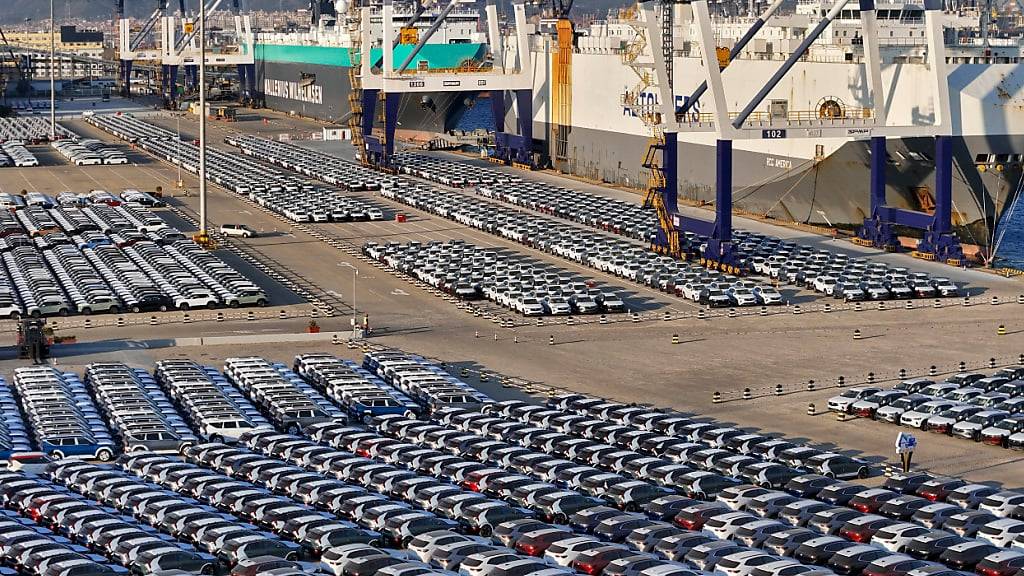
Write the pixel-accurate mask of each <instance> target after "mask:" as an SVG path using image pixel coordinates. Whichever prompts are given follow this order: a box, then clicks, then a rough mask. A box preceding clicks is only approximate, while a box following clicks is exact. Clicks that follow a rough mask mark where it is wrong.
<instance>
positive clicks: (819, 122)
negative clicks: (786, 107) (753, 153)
mask: <svg viewBox="0 0 1024 576" xmlns="http://www.w3.org/2000/svg"><path fill="white" fill-rule="evenodd" d="M739 115H740V113H739V112H730V113H729V119H730V120H735V119H736V118H738V117H739ZM872 119H873V116H872V111H871V109H870V108H846V109H845V110H844V112H843V113H842V114H837V115H834V116H830V115H828V114H822V113H821V111H819V110H791V111H790V112H789V113H788V114H787V115H785V116H780V115H777V114H775V115H773V114H771V113H769V112H753V113H751V114H750V116H749V117H747V120H746V122H745V123H744V124H746V125H750V126H772V125H773V124H789V125H791V124H804V125H815V126H845V125H851V124H866V123H868V122H869V121H871V120H872ZM676 121H677V122H680V123H684V124H689V125H711V124H714V123H715V115H714V114H711V113H707V112H701V113H696V112H687V113H686V114H677V115H676Z"/></svg>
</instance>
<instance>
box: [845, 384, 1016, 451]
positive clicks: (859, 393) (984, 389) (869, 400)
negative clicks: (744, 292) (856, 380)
mask: <svg viewBox="0 0 1024 576" xmlns="http://www.w3.org/2000/svg"><path fill="white" fill-rule="evenodd" d="M828 407H829V410H832V411H834V412H842V413H849V414H854V415H856V416H859V417H861V418H873V419H875V420H878V421H880V422H889V423H891V424H898V425H901V426H906V427H910V428H917V429H920V430H925V431H929V432H935V433H938V434H947V435H952V436H956V437H959V438H964V439H968V440H974V441H975V442H983V443H985V444H991V445H993V446H1002V447H1005V448H1013V449H1015V450H1024V366H1009V367H1006V368H1000V369H999V370H997V371H996V372H995V373H993V374H991V375H987V374H984V373H982V372H961V373H958V374H954V375H952V376H950V377H948V378H946V379H945V380H942V381H939V382H936V381H935V380H932V379H929V378H913V379H910V380H904V381H902V382H899V383H898V384H896V385H895V386H893V388H891V389H883V388H880V387H877V386H856V387H852V388H849V389H848V390H846V391H844V392H843V393H842V394H840V395H838V396H834V397H832V398H829V400H828Z"/></svg>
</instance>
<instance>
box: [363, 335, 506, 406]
mask: <svg viewBox="0 0 1024 576" xmlns="http://www.w3.org/2000/svg"><path fill="white" fill-rule="evenodd" d="M362 367H363V369H365V370H368V371H370V372H371V373H372V374H374V375H375V376H376V377H377V378H380V379H381V380H383V381H384V382H386V383H387V384H389V385H391V386H393V387H396V388H398V389H399V390H401V391H402V392H405V393H406V394H408V395H409V396H410V397H412V398H414V399H415V400H416V401H417V402H419V403H420V404H421V405H422V406H423V409H424V410H425V411H426V412H427V413H432V412H434V411H437V410H441V409H446V408H470V409H478V408H480V407H481V406H482V405H483V404H486V403H488V402H492V399H491V398H490V397H489V396H487V395H486V394H484V393H482V392H480V391H479V390H477V389H476V388H474V387H472V386H470V385H469V384H466V383H465V382H463V381H462V380H460V379H458V378H456V377H455V376H452V375H451V374H449V373H448V372H447V371H446V370H445V369H444V367H442V366H439V365H438V364H436V363H435V362H433V361H431V360H428V359H427V358H424V357H422V356H419V355H416V354H409V353H407V352H403V351H401V350H388V349H385V350H377V351H371V352H367V353H366V354H364V355H363V363H362Z"/></svg>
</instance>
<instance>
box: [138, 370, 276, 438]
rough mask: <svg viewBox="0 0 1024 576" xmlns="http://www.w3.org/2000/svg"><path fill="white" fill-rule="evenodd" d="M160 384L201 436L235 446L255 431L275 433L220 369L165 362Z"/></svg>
mask: <svg viewBox="0 0 1024 576" xmlns="http://www.w3.org/2000/svg"><path fill="white" fill-rule="evenodd" d="M154 376H155V378H156V381H157V382H158V383H159V384H160V386H161V388H163V390H164V392H166V393H167V396H168V397H170V399H171V402H172V403H173V404H174V407H175V408H177V410H178V412H179V413H180V414H181V415H182V416H183V417H184V418H185V421H186V422H188V424H189V425H190V426H191V428H192V430H193V431H194V432H195V434H196V435H197V436H199V437H200V438H201V439H202V440H204V441H206V442H221V443H229V444H233V443H235V442H237V441H238V438H239V437H240V436H241V435H242V434H243V433H245V432H247V431H249V430H253V429H255V428H267V429H273V426H272V425H271V424H270V421H269V420H267V419H266V418H264V417H263V415H262V414H260V412H259V410H257V409H256V407H255V406H253V405H252V403H251V402H249V400H248V399H247V398H246V397H245V395H244V394H242V392H241V391H240V390H238V389H237V388H235V387H234V386H232V385H231V383H230V382H228V381H227V378H225V377H224V376H223V375H222V374H221V373H220V372H218V371H217V369H216V368H214V367H212V366H202V365H200V364H198V363H196V362H193V361H192V360H185V359H183V360H161V361H159V362H157V363H156V369H155V371H154Z"/></svg>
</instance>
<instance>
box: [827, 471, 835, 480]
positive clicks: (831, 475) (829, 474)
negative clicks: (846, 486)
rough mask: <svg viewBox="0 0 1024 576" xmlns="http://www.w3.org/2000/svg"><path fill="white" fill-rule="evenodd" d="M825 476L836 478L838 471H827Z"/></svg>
mask: <svg viewBox="0 0 1024 576" xmlns="http://www.w3.org/2000/svg"><path fill="white" fill-rule="evenodd" d="M825 478H831V479H833V480H835V478H836V473H835V472H825Z"/></svg>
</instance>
